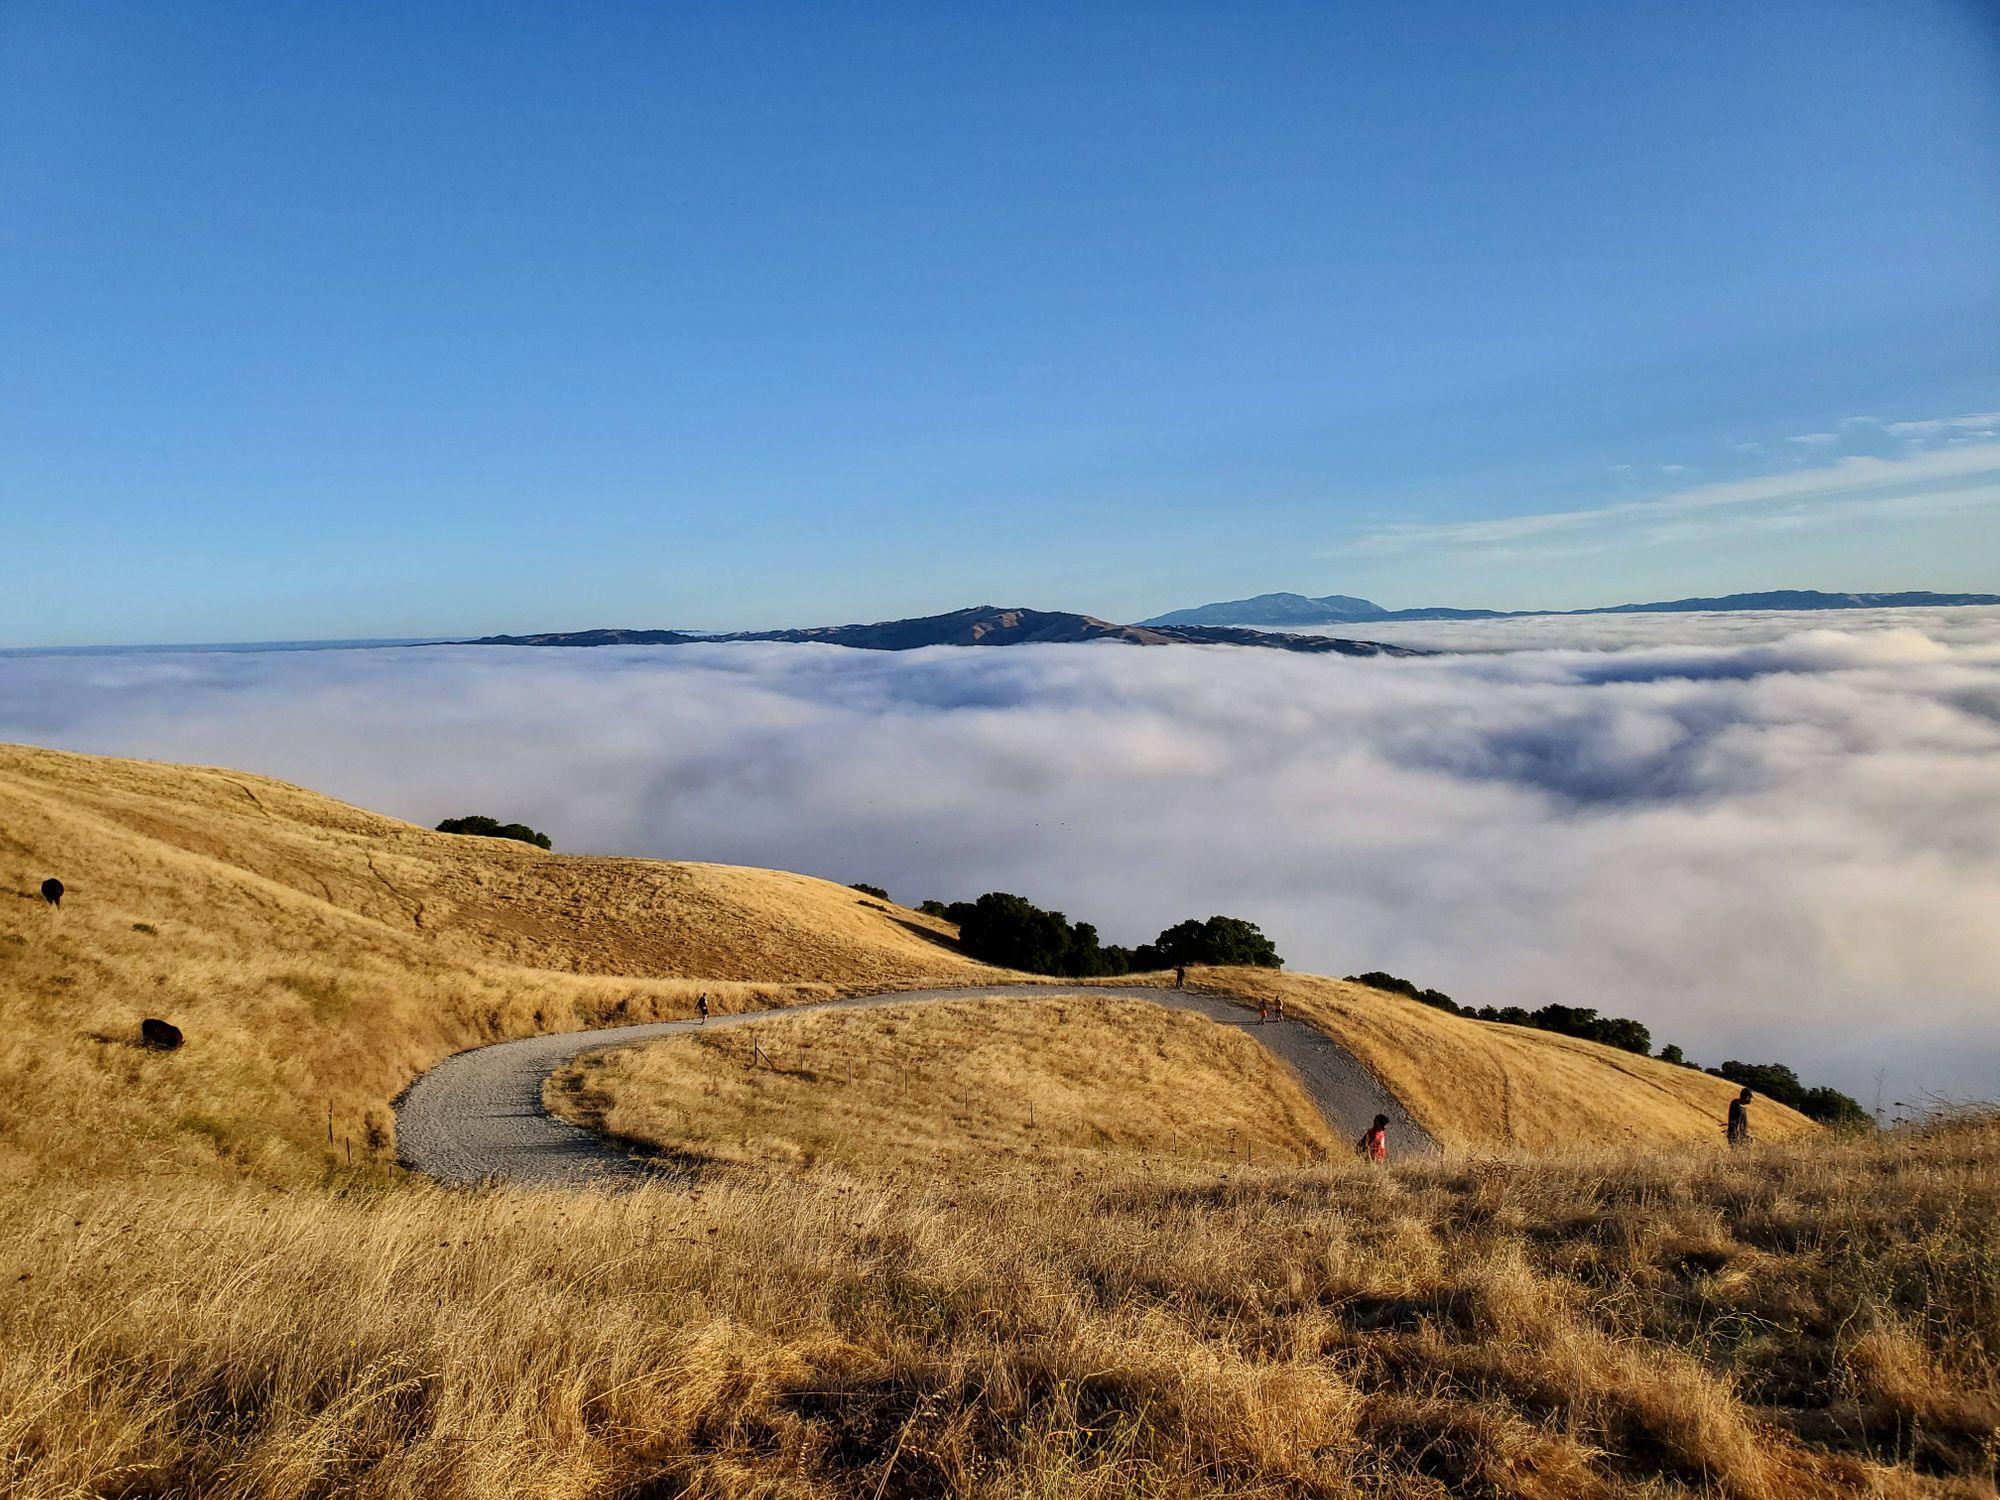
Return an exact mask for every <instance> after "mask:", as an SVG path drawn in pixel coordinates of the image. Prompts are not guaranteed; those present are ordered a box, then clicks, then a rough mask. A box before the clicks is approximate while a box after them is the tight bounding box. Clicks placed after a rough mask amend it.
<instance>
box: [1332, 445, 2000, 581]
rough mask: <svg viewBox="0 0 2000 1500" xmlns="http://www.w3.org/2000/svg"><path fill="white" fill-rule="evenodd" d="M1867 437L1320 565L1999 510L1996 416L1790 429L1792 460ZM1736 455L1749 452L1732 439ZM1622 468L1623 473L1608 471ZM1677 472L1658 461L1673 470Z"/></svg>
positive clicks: (1349, 547)
mask: <svg viewBox="0 0 2000 1500" xmlns="http://www.w3.org/2000/svg"><path fill="white" fill-rule="evenodd" d="M1869 439H1874V440H1878V441H1880V442H1881V443H1882V444H1883V445H1885V446H1887V447H1889V448H1890V449H1891V450H1892V451H1891V452H1889V453H1886V454H1883V453H1853V452H1849V453H1843V454H1841V455H1839V456H1836V457H1824V458H1822V459H1821V460H1820V461H1817V462H1812V463H1809V464H1807V465H1806V466H1804V467H1794V468H1788V469H1784V470H1781V471H1778V472H1774V473H1766V474H1758V475H1753V476H1750V477H1746V478H1738V479H1728V480H1717V481H1713V482H1710V483H1705V484H1699V485H1693V486H1690V487H1688V488H1685V489H1681V490H1677V491H1674V492H1673V493H1670V494H1666V495H1662V496H1659V497H1657V498H1654V499H1649V500H1628V501H1618V502H1615V503H1612V504H1607V505H1598V506H1588V507H1583V508H1579V509H1576V510H1565V511H1543V512H1538V513H1533V514H1528V515H1516V516H1497V517H1492V518H1488V519H1484V520H1477V521H1444V522H1434V523H1433V522H1397V523H1393V524H1390V525H1384V526H1377V527H1374V528H1372V529H1370V530H1367V531H1364V532H1362V533H1360V534H1359V535H1357V536H1355V537H1353V538H1351V539H1349V540H1347V541H1344V542H1342V543H1340V544H1338V545H1336V546H1334V547H1330V548H1327V549H1325V550H1324V551H1323V552H1322V553H1321V554H1320V555H1321V556H1324V557H1366V556H1390V555H1394V554H1398V553H1404V552H1410V551H1416V550H1419V549H1432V548H1460V549H1479V548H1519V547H1535V546H1549V545H1557V544H1563V545H1569V546H1574V545H1576V544H1577V543H1578V542H1579V541H1581V540H1584V539H1589V540H1591V541H1593V542H1595V543H1597V544H1600V545H1608V544H1609V543H1611V542H1612V541H1614V540H1615V541H1617V542H1620V543H1624V542H1628V541H1630V542H1644V543H1651V542H1659V541H1666V540H1680V539H1684V538H1688V537H1694V536H1700V535H1711V534H1716V533H1720V532H1727V531H1754V530H1760V529H1786V530H1789V529H1795V528H1798V527H1803V526H1820V525H1830V524H1836V523H1840V522H1848V521H1856V520H1861V519H1866V518H1869V517H1903V518H1915V517H1918V516H1924V515H1941V514H1947V513H1950V512H1954V511H1962V510H1967V509H1976V508H1984V507H1989V506H1996V505H2000V413H1991V412H1982V413H1971V414H1968V415H1965V416H1959V417H1948V418H1937V419H1932V420H1926V421H1912V422H1880V421H1877V420H1876V419H1874V418H1871V417H1854V418H1850V419H1848V421H1847V422H1846V423H1844V424H1843V430H1842V431H1841V432H1837V433H1835V432H1809V433H1799V434H1797V435H1795V436H1793V437H1791V438H1789V439H1787V442H1788V444H1790V445H1791V448H1792V449H1793V450H1794V451H1795V453H1796V454H1798V455H1800V456H1801V457H1806V456H1810V455H1815V454H1821V455H1830V454H1832V453H1833V451H1834V450H1835V449H1837V448H1840V447H1842V446H1844V445H1853V444H1856V443H1859V442H1865V441H1867V440H1869ZM1730 446H1731V447H1732V448H1734V449H1735V450H1736V451H1737V452H1739V453H1745V454H1749V453H1753V452H1756V453H1761V451H1762V450H1761V448H1759V447H1758V445H1756V444H1744V443H1732V444H1731V445H1730ZM1618 467H1620V468H1621V469H1622V468H1623V467H1624V466H1618ZM1680 471H1681V466H1678V465H1667V466H1665V468H1664V469H1663V470H1662V472H1664V473H1667V474H1674V473H1678V472H1680Z"/></svg>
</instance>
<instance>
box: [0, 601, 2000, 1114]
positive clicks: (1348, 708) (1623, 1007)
mask: <svg viewBox="0 0 2000 1500" xmlns="http://www.w3.org/2000/svg"><path fill="white" fill-rule="evenodd" d="M1897 618H1898V619H1899V621H1900V622H1901V624H1900V628H1881V627H1882V625H1883V624H1884V622H1883V621H1881V620H1876V621H1870V622H1868V623H1869V624H1870V625H1871V626H1873V627H1874V628H1867V629H1849V628H1825V627H1826V626H1828V625H1835V626H1840V627H1845V626H1846V625H1848V624H1849V623H1850V622H1849V621H1847V620H1846V619H1845V618H1843V617H1839V616H1829V617H1822V618H1821V619H1819V620H1804V621H1800V620H1796V619H1795V620H1792V621H1787V622H1783V624H1782V625H1780V626H1777V627H1773V626H1771V625H1769V624H1768V623H1766V624H1765V625H1763V626H1762V627H1760V628H1761V629H1762V630H1763V631H1764V633H1765V637H1766V638H1756V637H1751V638H1744V637H1743V636H1742V635H1741V634H1739V632H1742V631H1744V630H1747V629H1750V628H1751V626H1750V625H1749V624H1748V623H1746V622H1739V621H1735V620H1731V619H1724V620H1722V621H1721V622H1720V623H1718V622H1717V621H1712V620H1704V619H1702V618H1700V617H1695V618H1691V619H1681V620H1673V621H1667V622H1664V623H1662V622H1659V621H1652V622H1635V621H1632V620H1626V619H1619V618H1615V617H1614V618H1611V619H1598V620H1573V621H1567V622H1555V623H1554V624H1553V625H1552V624H1551V623H1550V622H1540V623H1539V624H1538V625H1535V626H1533V627H1532V628H1534V629H1539V630H1543V631H1545V632H1546V631H1547V630H1550V629H1555V630H1557V631H1559V632H1560V633H1558V634H1556V635H1553V636H1549V635H1546V634H1545V635H1543V636H1541V637H1539V638H1538V639H1540V640H1541V641H1543V642H1544V643H1545V644H1547V645H1551V646H1555V647H1558V648H1559V649H1536V650H1524V651H1514V652H1511V653H1507V654H1501V655H1465V656H1453V657H1438V658H1429V659H1420V660H1412V661H1396V662H1389V661H1349V660H1345V659H1339V658H1335V659H1325V658H1316V657H1297V656H1290V655H1286V654H1283V653H1277V652H1260V651H1252V650H1243V649H1230V648H1213V649H1201V648H1171V649H1138V648H1130V647H1115V646H1102V647H1087V646H1080V647H1025V648H1015V649H1008V650H956V651H954V650H950V649H940V650H932V651H927V652H915V653H909V654H901V655H898V654H886V653H871V652H860V651H842V650H839V649H837V648H831V647H790V646H702V647H682V648H669V649H661V650H646V649H620V650H597V651H534V650H529V649H524V650H505V649H498V648H464V647H461V648H423V649H415V650H406V651H374V652H325V653H305V654H291V655H280V654H262V655H246V656H228V657H214V656H209V657H203V656H191V655H157V656H152V655H149V656H128V657H96V658H86V657H69V658H22V657H15V658H0V737H4V738H18V739H26V740H31V741H36V742H41V743H53V744H59V745H67V746H71V747H74V748H78V749H88V750H97V751H105V752H110V753H119V754H134V755H148V756H156V757H161V758H166V759H175V760H195V761H202V762H207V763H221V764H229V765H238V766H244V767H247V768H249V769H252V770H258V771H264V772H268V773H271V774H275V775H278V776H282V777H285V778H287V779H290V780H295V781H300V782H304V783H306V784H308V785H312V786H317V787H320V788H323V789H324V790H327V791H329V792H332V793H334V794H335V795H339V796H344V797H347V798H350V799H352V800H354V801H358V802H361V803H364V804H367V805H369V806H372V807H376V808H380V809H382V810H384V811H388V812H392V813H397V814H401V815H403V816H406V817H409V818H412V819H415V820H417V821H419V822H423V823H434V822H436V821H437V819H438V818H440V817H443V816H445V815H448V814H457V813H463V812H465V811H467V810H477V811H484V812H491V813H496V814H500V815H504V816H507V817H510V818H520V819H522V820H524V821H526V822H529V823H531V824H533V825H535V826H536V827H542V828H547V829H549V830H550V831H551V832H552V833H553V834H554V835H555V836H556V839H557V842H558V844H559V845H560V846H561V847H563V848H566V849H570V850H589V851H602V852H614V853H633V854H654V855H666V856H674V857H683V858H696V859H716V860H729V861H739V862H744V863H753V864H764V865H777V866H783V867H789V868H794V869H803V870H806V871H809V872H811V873H815V874H820V875H826V876H829V877H832V878H834V879H838V880H843V881H848V880H868V881H874V882H879V883H882V884H885V885H887V886H888V887H889V888H890V889H891V890H892V891H893V892H895V893H896V894H897V895H898V896H900V897H902V898H904V899H906V900H915V899H918V898H921V897H926V896H937V897H940V898H947V899H948V898H952V897H958V896H968V895H974V894H977V893H978V892H980V891H982V890H987V889H1011V890H1018V891H1022V892H1023V893H1025V894H1028V895H1031V896H1033V897H1035V898H1037V899H1039V900H1041V901H1044V902H1046V903H1048V904H1050V905H1054V906H1059V907H1062V908H1063V909H1065V910H1067V911H1069V912H1071V913H1072V914H1075V915H1081V916H1087V917H1089V918H1091V919H1092V920H1094V921H1096V922H1097V923H1098V924H1099V926H1100V927H1101V929H1102V930H1103V931H1104V932H1105V934H1106V936H1107V938H1110V939H1114V940H1122V941H1127V942H1130V941H1133V940H1136V939H1141V938H1145V937H1150V936H1151V935H1152V934H1153V933H1155V932H1157V931H1158V930H1159V929H1160V928H1161V927H1162V926H1164V925H1166V924H1167V923H1168V922H1170V921H1174V920H1177V919H1179V918H1181V917H1185V916H1189V915H1204V916H1205V915H1207V914H1209V913H1211V912H1215V911H1224V912H1232V913H1238V914H1241V915H1244V916H1248V917H1252V918H1254V919H1256V920H1258V921H1260V922H1261V923H1263V924H1264V925H1265V927H1266V929H1267V930H1269V931H1270V932H1272V933H1273V935H1274V936H1275V937H1276V939H1277V941H1278V943H1279V945H1280V947H1281V948H1282V950H1283V951H1284V952H1285V953H1286V954H1287V955H1288V957H1289V958H1290V960H1291V961H1292V963H1293V965H1294V966H1295V967H1298V968H1302V969H1307V970H1312V971H1318V972H1332V973H1349V972H1354V971H1356V970H1358V969H1363V968H1377V967H1379V968H1386V969H1389V970H1392V971H1395V972H1401V973H1405V974H1408V975H1409V976H1410V977H1412V978H1414V979H1417V980H1418V981H1420V982H1422V983H1425V984H1434V985H1437V986H1439V987H1441V988H1443V989H1445V990H1447V991H1449V992H1452V993H1454V994H1457V995H1459V996H1460V997H1461V998H1464V999H1467V1000H1473V1001H1490V1002H1493V1003H1496V1004H1504V1003H1510V1002H1521V1003H1528V1004H1539V1003H1542V1002H1543V1001H1546V1000H1550V999H1563V1000H1568V1001H1571V1002H1573V1003H1578V1004H1585V1005H1598V1006H1601V1007H1603V1008H1605V1009H1608V1010H1612V1011H1617V1012H1621V1013H1624V1014H1631V1015H1637V1016H1639V1017H1641V1018H1643V1019H1645V1020H1646V1021H1648V1022H1649V1023H1650V1024H1652V1026H1653V1027H1654V1029H1655V1032H1656V1034H1658V1035H1660V1036H1661V1037H1662V1039H1663V1040H1665V1039H1671V1040H1675V1041H1678V1042H1680V1043H1681V1044H1682V1045H1683V1046H1686V1047H1688V1048H1689V1049H1690V1051H1691V1052H1692V1053H1693V1054H1694V1055H1696V1056H1698V1057H1701V1058H1703V1059H1705V1060H1708V1061H1717V1060H1720V1059H1721V1058H1723V1057H1725V1056H1736V1057H1755V1058H1775V1059H1779V1060H1784V1061H1788V1062H1792V1063H1794V1064H1796V1065H1798V1066H1799V1067H1800V1068H1801V1070H1802V1071H1804V1072H1805V1073H1806V1074H1807V1075H1808V1076H1813V1077H1824V1078H1828V1079H1830V1080H1831V1081H1835V1082H1840V1083H1843V1084H1845V1085H1846V1086H1847V1087H1849V1088H1850V1089H1857V1090H1859V1089H1864V1088H1866V1087H1867V1086H1868V1085H1869V1084H1870V1081H1871V1080H1872V1076H1873V1072H1874V1069H1875V1068H1876V1066H1878V1065H1879V1064H1887V1065H1888V1066H1889V1067H1890V1068H1891V1070H1892V1078H1893V1083H1894V1085H1895V1086H1897V1087H1899V1088H1900V1087H1902V1086H1905V1085H1907V1086H1909V1087H1917V1086H1920V1085H1922V1084H1925V1083H1929V1084H1932V1085H1934V1086H1938V1087H1944V1088H1966V1089H1970V1088H1974V1087H1986V1088H1989V1089H1990V1087H1991V1083H1992V1080H1993V1079H1994V1078H1996V1077H2000V1031H1996V1029H1995V1027H1994V1026H1993V1018H1994V1015H1995V1014H1996V1006H2000V925H1996V924H1995V923H1994V922H1993V921H1992V913H1993V912H1994V911H1996V910H2000V770H1996V767H2000V612H1986V613H1982V612H1972V611H1966V612H1957V613H1950V612H1946V613H1943V614H1940V615H1939V616H1938V617H1937V618H1936V619H1934V620H1933V619H1931V618H1929V617H1927V616H1924V615H1921V614H1904V615H1901V616H1899V617H1897ZM1969 620H1970V621H1972V622H1973V623H1968V621H1969ZM1912 622H1914V625H1913V624H1912ZM1515 626H1516V622H1497V623H1496V625H1495V626H1494V627H1492V631H1491V637H1492V638H1493V639H1495V640H1498V641H1499V642H1500V643H1502V644H1512V645H1519V644H1521V643H1522V637H1521V636H1520V635H1519V632H1518V631H1517V630H1516V628H1515ZM1816 626H1817V627H1820V628H1815V627H1816ZM1916 626H1921V627H1922V628H1915V627H1916ZM1466 629H1469V630H1471V631H1472V632H1473V635H1474V637H1475V639H1476V638H1477V637H1478V636H1479V634H1480V629H1479V628H1478V627H1466ZM1773 629H1784V630H1788V631H1790V632H1791V633H1789V634H1787V635H1784V636H1783V637H1782V638H1780V639H1769V638H1768V635H1769V633H1770V632H1771V631H1772V630H1773ZM1661 630H1672V631H1675V632H1685V633H1693V634H1694V635H1696V636H1698V637H1699V639H1696V640H1693V641H1683V642H1680V643H1674V642H1673V641H1672V640H1663V639H1662V638H1661V637H1660V635H1659V632H1660V631H1661ZM1647 632H1650V634H1648V633H1647ZM1463 633H1464V632H1463V631H1461V634H1463ZM1633 642H1647V644H1642V645H1639V646H1638V647H1637V648H1636V649H1626V650H1618V651H1590V650H1579V649H1573V648H1575V647H1579V646H1585V645H1594V644H1600V643H1626V644H1630V643H1633ZM1897 1097H1905V1098H1907V1097H1909V1096H1908V1095H1907V1094H1899V1095H1898V1096H1897Z"/></svg>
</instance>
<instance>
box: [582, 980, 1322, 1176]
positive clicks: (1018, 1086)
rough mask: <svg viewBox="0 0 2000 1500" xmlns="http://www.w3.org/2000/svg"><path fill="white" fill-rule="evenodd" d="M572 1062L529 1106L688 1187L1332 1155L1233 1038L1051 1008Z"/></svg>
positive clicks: (1105, 1007) (1286, 1079)
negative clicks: (689, 1182)
mask: <svg viewBox="0 0 2000 1500" xmlns="http://www.w3.org/2000/svg"><path fill="white" fill-rule="evenodd" d="M755 1042H756V1044H757V1053H756V1057H755V1058H754V1059H753V1057H752V1055H751V1051H750V1049H751V1045H752V1037H751V1036H750V1035H749V1034H747V1033H745V1032H743V1031H740V1030H739V1031H731V1032H707V1033H703V1034H700V1035H696V1036H690V1037H676V1038H673V1039H670V1040H668V1041H663V1042H653V1043H650V1044H648V1045H646V1046H642V1047H625V1048H619V1049H617V1050H615V1051H608V1052H599V1053H590V1054H586V1055H585V1056H584V1057H582V1058H580V1059H578V1060H577V1062H575V1063H573V1064H571V1065H570V1066H569V1067H568V1068H566V1069H564V1070H563V1071H562V1072H561V1073H559V1074H558V1075H557V1076H556V1077H555V1078H553V1079H551V1080H550V1085H549V1089H548V1098H549V1101H550V1103H551V1104H552V1105H553V1106H554V1107H555V1108H556V1109H557V1110H558V1111H559V1112H560V1113H563V1114H565V1115H567V1116H569V1117H570V1118H572V1119H575V1120H577V1121H578V1122H579V1123H582V1124H586V1125H590V1126H592V1127H594V1128H598V1129H604V1130H609V1131H611V1132H612V1133H614V1134H616V1135H618V1136H621V1137H623V1138H625V1139H628V1140H632V1141H636V1142H639V1143H641V1144H644V1145H646V1146H649V1147H652V1148H653V1149H655V1150H657V1151H661V1152H664V1153H667V1154H669V1155H671V1156H672V1157H674V1158H675V1159H677V1160H679V1161H683V1162H686V1163H688V1164H690V1165H694V1166H701V1167H716V1166H723V1165H731V1166H751V1167H754V1168H755V1169H756V1170H758V1171H766V1170H770V1169H771V1168H773V1167H796V1166H810V1165H812V1164H814V1163H817V1162H822V1161H830V1162H837V1163H839V1164H841V1165H842V1166H845V1167H848V1168H851V1169H854V1170H858V1171H862V1172H865V1173H868V1174H869V1175H872V1176H880V1175H885V1174H890V1173H895V1172H912V1171H915V1172H920V1173H922V1174H925V1175H938V1174H943V1175H949V1176H953V1177H963V1176H965V1175H968V1174H979V1173H986V1172H991V1171H993V1170H995V1169H1005V1168H1008V1167H1013V1168H1047V1167H1051V1166H1059V1165H1062V1164H1064V1163H1070V1164H1076V1163H1080V1162H1084V1161H1089V1162H1090V1163H1091V1164H1092V1165H1093V1166H1101V1165H1103V1164H1104V1163H1105V1161H1106V1160H1107V1159H1113V1160H1115V1159H1119V1158H1127V1159H1129V1158H1133V1157H1138V1158H1144V1159H1150V1160H1163V1159H1164V1160H1178V1161H1212V1162H1232V1161H1235V1162H1240V1161H1243V1160H1244V1159H1245V1156H1246V1154H1247V1155H1248V1156H1249V1157H1250V1159H1251V1160H1253V1161H1254V1160H1257V1159H1259V1158H1261V1159H1262V1160H1263V1161H1264V1162H1265V1163H1266V1164H1267V1165H1269V1164H1272V1163H1274V1162H1279V1161H1292V1162H1297V1161H1307V1160H1315V1159H1317V1158H1319V1157H1321V1156H1324V1155H1325V1154H1326V1153H1327V1152H1328V1151H1330V1150H1333V1149H1336V1147H1337V1146H1339V1145H1341V1144H1344V1143H1338V1142H1336V1141H1334V1139H1333V1137H1332V1135H1331V1134H1330V1133H1329V1131H1328V1129H1327V1126H1326V1122H1325V1121H1324V1120H1323V1119H1321V1117H1320V1114H1319V1111H1318V1110H1317V1109H1315V1108H1314V1106H1313V1103H1312V1101H1311V1100H1310V1099H1308V1098H1307V1097H1306V1096H1305V1094H1304V1092H1303V1091H1302V1090H1301V1089H1300V1087H1299V1085H1298V1083H1297V1081H1296V1080H1295V1079H1293V1077H1292V1076H1291V1074H1290V1073H1289V1072H1288V1071H1286V1070H1285V1068H1284V1067H1283V1066H1282V1065H1280V1064H1279V1063H1277V1062H1276V1061H1275V1060H1274V1059H1273V1058H1272V1056H1271V1054H1270V1053H1269V1052H1267V1051H1266V1050H1265V1049H1264V1048H1263V1047H1261V1046H1259V1045H1258V1044H1257V1042H1256V1041H1255V1040H1253V1039H1252V1038H1251V1037H1249V1036H1247V1035H1245V1034H1244V1033H1243V1032H1241V1031H1237V1030H1234V1029H1232V1028H1230V1027H1227V1026H1218V1025H1216V1024H1215V1023H1214V1022H1213V1021H1210V1020H1208V1019H1206V1018H1205V1017H1202V1016H1195V1015H1188V1014H1186V1013H1184V1012H1181V1011H1174V1010H1168V1009H1166V1008H1165V1007H1164V1006H1158V1005H1148V1004H1146V1003H1144V1002H1143V1001H1135V1000H1111V999H1102V998H1097V997H1093V996H1090V995H1089V994H1088V993H1085V994H1083V995H1078V996H1072V995H1057V996H1051V997H1050V998H1049V999H1047V1000H1019V999H1005V1000H982V1001H967V1002H964V1003H962V1004H952V1005H922V1006H909V1007H891V1008H888V1009H883V1010H876V1009H868V1010H857V1011H834V1012H821V1013H819V1014H817V1015H807V1016H784V1017H777V1018H774V1019H772V1020H770V1021H765V1022H760V1023H759V1025H758V1027H757V1031H756V1036H755Z"/></svg>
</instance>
